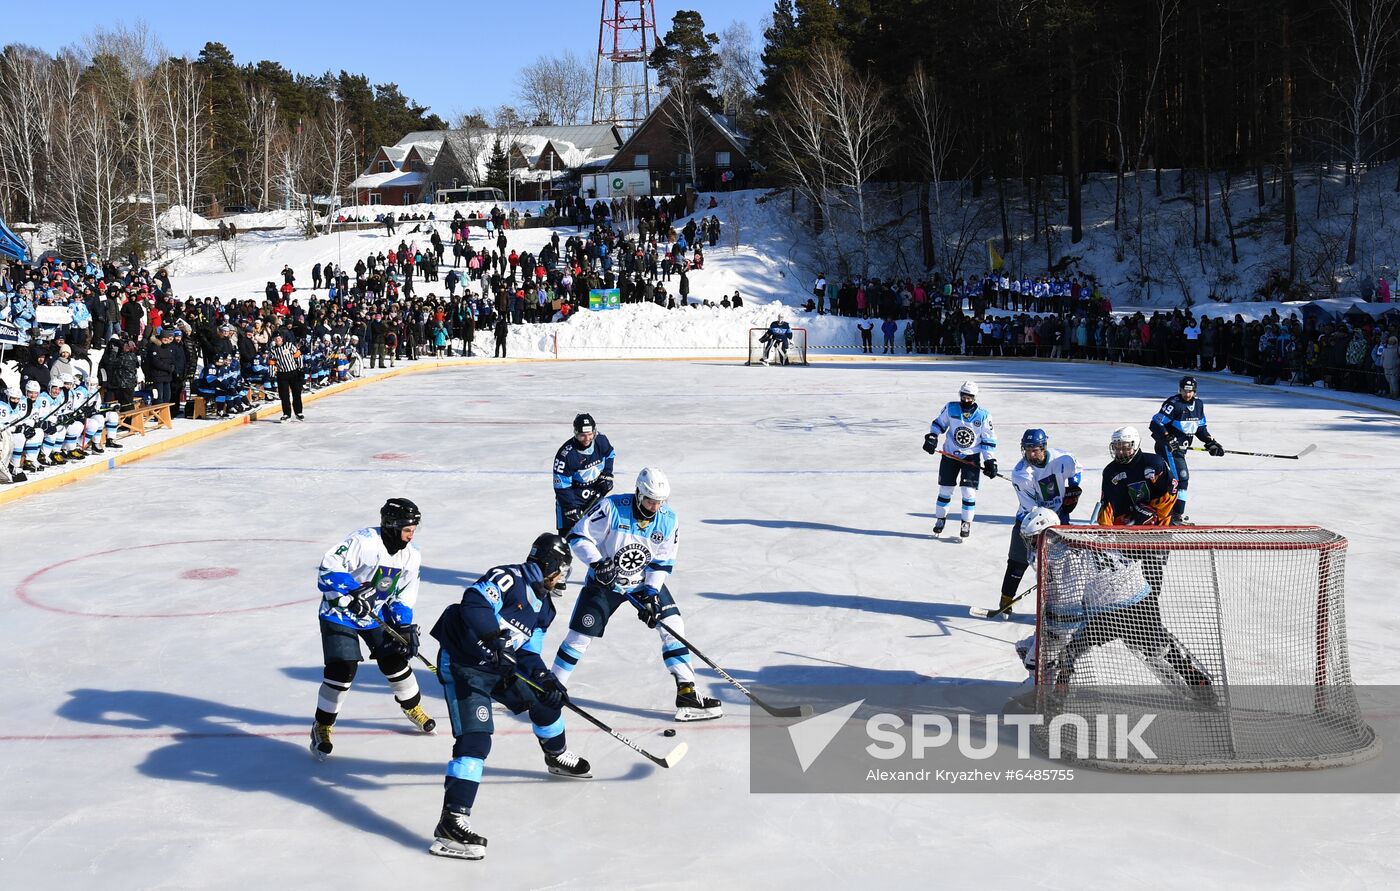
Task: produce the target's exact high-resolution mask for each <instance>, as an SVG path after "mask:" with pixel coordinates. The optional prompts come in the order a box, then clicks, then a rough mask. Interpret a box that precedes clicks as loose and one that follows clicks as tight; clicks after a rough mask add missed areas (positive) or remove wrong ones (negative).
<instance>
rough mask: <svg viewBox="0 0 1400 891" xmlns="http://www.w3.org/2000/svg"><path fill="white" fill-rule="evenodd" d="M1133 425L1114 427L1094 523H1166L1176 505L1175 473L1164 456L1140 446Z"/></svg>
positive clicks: (1153, 524) (1169, 519) (1169, 523)
mask: <svg viewBox="0 0 1400 891" xmlns="http://www.w3.org/2000/svg"><path fill="white" fill-rule="evenodd" d="M1141 443H1142V440H1141V437H1140V436H1139V434H1138V432H1137V428H1136V427H1122V428H1119V429H1118V430H1115V431H1113V438H1112V439H1111V440H1110V441H1109V445H1108V449H1109V454H1111V455H1112V456H1113V461H1112V463H1110V464H1109V465H1108V466H1107V467H1105V468H1104V469H1103V490H1102V492H1101V494H1100V496H1099V512H1098V514H1097V515H1096V516H1095V517H1094V523H1095V524H1096V525H1099V526H1169V525H1171V521H1172V515H1173V512H1174V509H1175V507H1176V501H1177V497H1176V477H1174V476H1172V473H1171V468H1169V467H1168V466H1167V462H1166V460H1165V459H1163V458H1161V457H1159V456H1157V455H1149V454H1147V453H1146V452H1144V451H1143V450H1142V449H1141V447H1140V446H1141Z"/></svg>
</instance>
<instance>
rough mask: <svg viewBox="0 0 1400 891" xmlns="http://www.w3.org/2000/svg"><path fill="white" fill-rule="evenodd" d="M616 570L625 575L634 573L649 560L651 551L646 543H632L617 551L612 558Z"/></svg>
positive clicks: (640, 569) (639, 570)
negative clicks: (615, 564)
mask: <svg viewBox="0 0 1400 891" xmlns="http://www.w3.org/2000/svg"><path fill="white" fill-rule="evenodd" d="M613 559H614V560H615V561H616V563H617V571H618V572H619V573H620V574H622V575H625V576H630V575H636V574H637V573H639V572H641V571H642V569H643V568H644V567H645V566H646V565H647V563H649V562H650V561H651V551H650V550H648V549H647V547H646V545H642V544H637V543H635V542H634V543H632V544H629V545H627V546H626V547H624V548H623V549H622V550H620V551H618V552H617V556H616V557H614V558H613Z"/></svg>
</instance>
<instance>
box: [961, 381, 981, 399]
mask: <svg viewBox="0 0 1400 891" xmlns="http://www.w3.org/2000/svg"><path fill="white" fill-rule="evenodd" d="M958 395H959V396H971V397H972V398H973V399H976V398H977V381H963V382H962V386H961V387H958Z"/></svg>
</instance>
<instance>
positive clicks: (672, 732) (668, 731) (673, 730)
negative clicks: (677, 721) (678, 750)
mask: <svg viewBox="0 0 1400 891" xmlns="http://www.w3.org/2000/svg"><path fill="white" fill-rule="evenodd" d="M661 735H662V736H675V735H676V728H674V727H667V728H666V729H665V730H663V731H661Z"/></svg>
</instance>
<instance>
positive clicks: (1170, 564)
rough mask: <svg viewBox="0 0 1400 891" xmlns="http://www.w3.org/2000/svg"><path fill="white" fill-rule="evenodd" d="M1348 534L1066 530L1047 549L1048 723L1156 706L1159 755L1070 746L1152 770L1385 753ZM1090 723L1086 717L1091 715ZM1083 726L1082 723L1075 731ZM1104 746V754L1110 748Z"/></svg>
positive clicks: (1086, 729)
mask: <svg viewBox="0 0 1400 891" xmlns="http://www.w3.org/2000/svg"><path fill="white" fill-rule="evenodd" d="M1346 547H1347V542H1346V539H1345V538H1343V537H1342V536H1340V535H1338V534H1336V533H1334V532H1330V531H1328V530H1326V529H1322V528H1319V527H1316V526H1296V527H1281V526H1275V527H1240V526H1214V527H1212V526H1173V527H1170V528H1160V527H1137V528H1129V527H1112V526H1057V527H1055V528H1053V529H1051V530H1049V531H1048V532H1047V533H1046V534H1045V535H1044V536H1042V538H1041V542H1040V545H1039V551H1038V556H1037V562H1038V566H1039V567H1040V571H1039V573H1038V582H1037V585H1038V590H1037V594H1038V606H1037V611H1036V612H1037V615H1036V642H1037V647H1036V654H1035V666H1036V682H1037V691H1038V694H1039V695H1038V696H1037V701H1038V704H1039V706H1040V710H1041V712H1042V714H1043V716H1044V718H1045V723H1044V724H1043V725H1042V726H1041V728H1040V732H1039V734H1038V737H1039V740H1040V741H1041V743H1042V744H1043V745H1044V746H1045V748H1046V749H1048V750H1049V751H1050V754H1051V756H1052V757H1056V752H1055V750H1054V749H1052V748H1051V742H1052V740H1051V737H1052V734H1050V733H1049V732H1048V729H1047V728H1048V727H1049V726H1050V724H1051V721H1052V719H1054V718H1055V717H1056V716H1063V720H1062V721H1061V728H1063V727H1066V726H1068V727H1070V728H1071V729H1072V731H1073V732H1081V733H1084V734H1085V735H1086V737H1092V736H1094V735H1095V734H1096V733H1097V734H1099V735H1101V736H1103V735H1106V734H1105V727H1106V725H1095V723H1094V720H1092V718H1093V716H1100V715H1103V714H1106V713H1109V712H1117V713H1128V714H1129V715H1130V716H1132V715H1147V714H1151V715H1153V716H1154V720H1152V721H1151V723H1150V725H1149V728H1148V731H1147V732H1146V734H1145V739H1146V740H1147V742H1148V744H1149V748H1150V750H1151V751H1152V757H1151V758H1147V757H1145V756H1143V755H1142V753H1140V752H1137V751H1136V750H1134V749H1131V748H1129V749H1127V750H1126V751H1124V750H1122V749H1119V748H1116V747H1115V748H1114V749H1113V750H1112V757H1110V747H1109V746H1108V745H1107V742H1108V740H1107V739H1104V740H1096V741H1094V742H1095V744H1094V745H1091V746H1087V747H1073V748H1069V749H1066V747H1065V745H1064V743H1065V740H1063V739H1061V740H1059V757H1064V756H1065V752H1066V751H1069V752H1075V753H1082V752H1084V751H1088V752H1091V753H1092V754H1093V756H1094V757H1090V758H1083V757H1077V758H1072V759H1071V760H1078V761H1081V762H1087V763H1089V764H1091V765H1093V766H1098V767H1107V768H1114V769H1126V770H1150V771H1214V770H1260V769H1273V768H1309V767H1325V766H1331V765H1337V764H1348V763H1353V762H1355V761H1359V760H1364V759H1365V758H1368V757H1371V756H1372V755H1375V754H1376V753H1377V752H1378V751H1379V746H1380V744H1379V741H1378V740H1377V738H1376V735H1375V733H1374V731H1373V730H1372V729H1371V728H1370V727H1369V726H1367V724H1366V723H1365V722H1364V721H1363V720H1362V717H1361V714H1360V707H1359V705H1358V702H1357V698H1356V691H1355V689H1354V687H1353V685H1352V679H1351V668H1350V665H1349V663H1348V656H1347V637H1346V616H1345V610H1344V604H1343V600H1344V589H1345V563H1346ZM1081 721H1083V723H1080V722H1081ZM1074 728H1078V729H1077V730H1074ZM1100 756H1102V757H1100Z"/></svg>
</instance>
